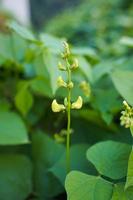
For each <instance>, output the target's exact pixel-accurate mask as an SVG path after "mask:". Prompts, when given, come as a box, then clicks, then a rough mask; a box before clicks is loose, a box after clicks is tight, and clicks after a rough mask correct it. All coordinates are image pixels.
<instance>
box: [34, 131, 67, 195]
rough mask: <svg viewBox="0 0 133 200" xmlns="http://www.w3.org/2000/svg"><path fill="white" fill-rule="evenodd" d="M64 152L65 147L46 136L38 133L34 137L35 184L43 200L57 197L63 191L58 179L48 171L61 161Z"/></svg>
mask: <svg viewBox="0 0 133 200" xmlns="http://www.w3.org/2000/svg"><path fill="white" fill-rule="evenodd" d="M63 152H64V147H63V146H62V145H61V144H58V143H57V142H56V141H54V140H53V139H52V138H50V137H49V136H47V135H46V134H44V133H42V132H38V133H36V134H34V135H33V137H32V153H33V159H34V164H35V168H34V174H35V176H34V184H35V191H36V193H37V194H38V196H39V197H40V198H41V199H45V198H46V197H50V196H55V195H57V194H59V193H61V192H62V190H63V187H62V185H61V184H60V183H59V181H58V179H57V178H56V177H55V176H54V175H53V174H52V173H51V172H49V171H48V169H49V168H50V167H52V166H53V165H54V163H55V162H57V161H58V160H59V158H60V157H61V155H62V153H63ZM51 190H52V192H51Z"/></svg>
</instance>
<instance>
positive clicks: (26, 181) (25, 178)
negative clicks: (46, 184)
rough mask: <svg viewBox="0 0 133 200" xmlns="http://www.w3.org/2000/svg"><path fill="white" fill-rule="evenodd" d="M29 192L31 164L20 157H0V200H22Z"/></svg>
mask: <svg viewBox="0 0 133 200" xmlns="http://www.w3.org/2000/svg"><path fill="white" fill-rule="evenodd" d="M31 192H32V166H31V162H30V161H29V160H28V159H27V158H26V157H25V156H22V155H0V199H1V200H2V199H3V200H9V199H10V200H24V199H26V198H27V197H28V196H29V195H30V193H31Z"/></svg>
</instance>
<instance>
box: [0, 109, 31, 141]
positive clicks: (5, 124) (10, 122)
mask: <svg viewBox="0 0 133 200" xmlns="http://www.w3.org/2000/svg"><path fill="white" fill-rule="evenodd" d="M28 142H29V140H28V135H27V131H26V127H25V125H24V123H23V121H22V119H21V118H20V117H19V115H17V114H16V113H13V112H0V144H1V145H16V144H25V143H28Z"/></svg>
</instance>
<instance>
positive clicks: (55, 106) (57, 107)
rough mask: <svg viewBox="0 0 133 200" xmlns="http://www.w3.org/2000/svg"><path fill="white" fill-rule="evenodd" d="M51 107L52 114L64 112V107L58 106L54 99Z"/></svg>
mask: <svg viewBox="0 0 133 200" xmlns="http://www.w3.org/2000/svg"><path fill="white" fill-rule="evenodd" d="M51 107H52V111H53V112H60V111H63V110H65V106H64V105H63V104H58V103H57V101H56V99H54V100H53V102H52V105H51Z"/></svg>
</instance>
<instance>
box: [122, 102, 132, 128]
mask: <svg viewBox="0 0 133 200" xmlns="http://www.w3.org/2000/svg"><path fill="white" fill-rule="evenodd" d="M123 105H124V108H125V110H124V111H122V112H121V113H122V116H121V117H120V120H121V125H123V126H125V127H126V128H131V127H133V108H132V107H130V106H129V105H128V103H127V102H126V101H123Z"/></svg>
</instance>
